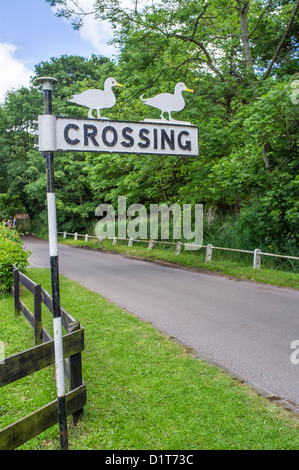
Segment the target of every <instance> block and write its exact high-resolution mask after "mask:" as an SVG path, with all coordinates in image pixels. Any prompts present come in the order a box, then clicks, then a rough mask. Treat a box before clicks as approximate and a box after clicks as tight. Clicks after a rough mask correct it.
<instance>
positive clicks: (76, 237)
mask: <svg viewBox="0 0 299 470" xmlns="http://www.w3.org/2000/svg"><path fill="white" fill-rule="evenodd" d="M74 240H78V234H77V232H75V234H74Z"/></svg>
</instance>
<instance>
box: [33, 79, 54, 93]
mask: <svg viewBox="0 0 299 470" xmlns="http://www.w3.org/2000/svg"><path fill="white" fill-rule="evenodd" d="M36 81H37V82H38V84H41V85H43V90H44V91H47V90H49V91H52V90H53V86H54V85H56V84H57V83H58V80H57V79H56V78H53V77H38V78H36Z"/></svg>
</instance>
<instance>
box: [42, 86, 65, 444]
mask: <svg viewBox="0 0 299 470" xmlns="http://www.w3.org/2000/svg"><path fill="white" fill-rule="evenodd" d="M37 81H38V83H40V84H42V85H43V99H44V116H40V117H39V121H40V120H41V121H42V123H43V126H44V127H46V128H47V135H48V145H46V148H48V151H43V152H42V154H43V156H44V158H45V162H46V174H47V207H48V229H49V254H50V268H51V284H52V309H53V331H54V349H55V375H56V386H57V401H58V420H59V433H60V447H61V450H68V432H67V418H66V403H65V381H64V362H63V337H62V323H61V312H60V289H59V265H58V242H57V220H56V199H55V186H54V156H53V155H54V154H53V151H54V150H55V139H56V137H55V132H54V131H53V129H54V130H55V124H53V123H55V116H52V91H53V86H54V85H55V84H56V83H57V80H56V79H55V78H52V77H41V78H38V79H37ZM40 118H42V119H40ZM53 140H54V142H53ZM52 150H53V151H52Z"/></svg>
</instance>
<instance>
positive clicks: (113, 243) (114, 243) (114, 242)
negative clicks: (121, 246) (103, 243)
mask: <svg viewBox="0 0 299 470" xmlns="http://www.w3.org/2000/svg"><path fill="white" fill-rule="evenodd" d="M116 242H117V237H114V238H113V242H112V245H116Z"/></svg>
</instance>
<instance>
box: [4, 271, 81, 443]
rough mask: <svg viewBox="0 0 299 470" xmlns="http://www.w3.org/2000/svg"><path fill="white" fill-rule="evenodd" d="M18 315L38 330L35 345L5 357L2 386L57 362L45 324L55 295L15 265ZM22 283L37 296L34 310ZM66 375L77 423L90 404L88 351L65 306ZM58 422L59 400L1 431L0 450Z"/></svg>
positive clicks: (69, 406)
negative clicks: (86, 372)
mask: <svg viewBox="0 0 299 470" xmlns="http://www.w3.org/2000/svg"><path fill="white" fill-rule="evenodd" d="M13 277H14V286H13V288H12V289H11V293H12V295H13V297H14V307H15V314H16V315H19V314H20V312H22V313H23V314H24V316H25V317H26V318H27V320H28V321H29V323H30V324H31V326H32V327H33V329H34V338H35V347H33V348H31V349H27V350H26V351H23V352H21V353H18V354H15V355H13V356H10V357H8V358H5V359H4V361H3V363H2V364H1V367H0V388H1V387H3V386H5V385H7V384H9V383H13V382H15V381H16V380H19V379H21V378H23V377H25V376H27V375H29V374H32V373H34V372H37V371H38V370H41V369H43V368H45V367H48V366H49V365H52V364H54V363H55V353H54V340H53V338H52V337H51V336H50V334H49V333H48V332H47V331H46V330H45V328H43V326H42V304H44V305H45V306H46V307H47V308H48V310H49V311H50V312H51V313H52V298H51V296H50V295H49V294H48V292H47V291H45V290H44V289H43V288H42V287H41V285H40V284H36V283H35V282H33V281H32V280H31V279H29V278H28V277H27V276H25V275H24V274H22V273H21V272H20V271H19V270H18V269H17V268H16V267H15V266H13ZM20 284H21V285H23V286H24V287H25V288H26V289H27V290H29V292H31V293H32V294H33V296H34V311H33V312H31V311H30V310H29V308H28V307H27V306H26V305H25V303H24V302H23V301H22V300H21V299H20ZM61 320H62V325H63V327H64V328H65V330H66V334H65V335H64V336H63V352H64V358H65V375H66V377H67V379H68V381H69V386H70V391H69V393H67V394H66V411H67V416H69V415H72V416H73V422H74V423H76V422H77V421H78V419H79V417H80V416H81V415H82V413H83V407H84V406H85V403H86V386H85V384H84V382H83V379H82V359H81V352H82V351H83V350H84V329H83V328H82V327H81V326H80V323H79V322H78V321H77V320H75V319H74V318H73V317H72V316H71V315H70V314H69V313H67V312H66V310H64V309H63V308H61ZM56 423H58V404H57V400H55V401H53V402H51V403H48V404H47V405H45V406H44V407H43V408H40V409H39V410H37V411H35V412H33V413H31V414H30V415H28V416H26V417H25V418H23V419H21V420H19V421H16V422H15V423H13V424H11V425H9V426H7V427H5V428H4V429H2V430H0V450H12V449H16V448H17V447H19V446H20V445H22V444H24V443H25V442H27V441H29V440H30V439H32V438H33V437H35V436H37V435H38V434H40V433H41V432H43V431H45V430H46V429H48V428H49V427H51V426H53V425H54V424H56Z"/></svg>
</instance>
